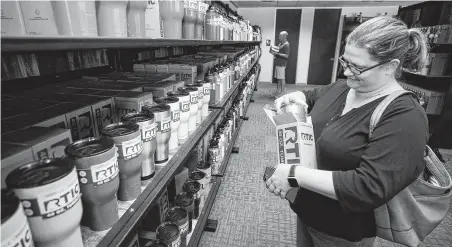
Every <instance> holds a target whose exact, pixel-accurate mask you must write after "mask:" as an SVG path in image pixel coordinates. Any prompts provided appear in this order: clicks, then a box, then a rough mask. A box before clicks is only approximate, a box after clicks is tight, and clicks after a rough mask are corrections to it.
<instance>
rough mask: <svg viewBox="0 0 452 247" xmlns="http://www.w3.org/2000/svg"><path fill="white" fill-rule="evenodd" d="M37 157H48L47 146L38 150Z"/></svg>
mask: <svg viewBox="0 0 452 247" xmlns="http://www.w3.org/2000/svg"><path fill="white" fill-rule="evenodd" d="M38 158H39V159H40V160H42V159H48V158H49V153H48V152H47V148H46V149H43V150H41V151H39V152H38Z"/></svg>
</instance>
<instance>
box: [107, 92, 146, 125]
mask: <svg viewBox="0 0 452 247" xmlns="http://www.w3.org/2000/svg"><path fill="white" fill-rule="evenodd" d="M152 96H153V95H152V93H150V92H143V93H138V92H123V93H121V94H119V95H117V96H116V97H115V106H116V120H117V121H118V122H119V121H120V120H121V117H122V116H124V115H126V114H127V113H131V112H139V111H141V108H142V107H143V106H144V105H152V104H153V103H154V101H153V99H152Z"/></svg>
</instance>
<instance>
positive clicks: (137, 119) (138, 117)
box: [121, 112, 154, 123]
mask: <svg viewBox="0 0 452 247" xmlns="http://www.w3.org/2000/svg"><path fill="white" fill-rule="evenodd" d="M153 119H154V113H152V112H132V113H128V114H126V115H124V116H122V117H121V120H122V121H124V122H132V123H141V122H146V121H149V120H153Z"/></svg>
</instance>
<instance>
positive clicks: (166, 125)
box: [159, 118, 171, 133]
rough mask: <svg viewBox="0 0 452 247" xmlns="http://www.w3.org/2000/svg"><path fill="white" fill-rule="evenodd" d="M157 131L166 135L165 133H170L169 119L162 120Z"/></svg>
mask: <svg viewBox="0 0 452 247" xmlns="http://www.w3.org/2000/svg"><path fill="white" fill-rule="evenodd" d="M159 130H160V131H161V132H162V133H166V132H168V131H170V130H171V118H167V119H164V120H163V121H160V124H159Z"/></svg>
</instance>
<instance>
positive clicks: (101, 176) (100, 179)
mask: <svg viewBox="0 0 452 247" xmlns="http://www.w3.org/2000/svg"><path fill="white" fill-rule="evenodd" d="M87 171H88V170H81V169H80V170H78V171H77V172H78V176H79V180H80V183H81V184H87V183H89V184H94V185H96V186H97V185H102V184H106V183H108V182H110V181H111V180H113V179H114V178H116V177H117V176H118V174H119V166H118V157H116V156H115V157H114V158H112V159H110V160H109V161H107V162H104V163H102V164H99V165H94V166H91V167H90V171H89V173H90V174H91V180H90V177H89V176H88V174H87Z"/></svg>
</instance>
